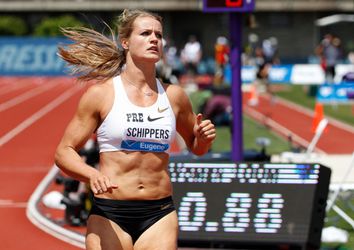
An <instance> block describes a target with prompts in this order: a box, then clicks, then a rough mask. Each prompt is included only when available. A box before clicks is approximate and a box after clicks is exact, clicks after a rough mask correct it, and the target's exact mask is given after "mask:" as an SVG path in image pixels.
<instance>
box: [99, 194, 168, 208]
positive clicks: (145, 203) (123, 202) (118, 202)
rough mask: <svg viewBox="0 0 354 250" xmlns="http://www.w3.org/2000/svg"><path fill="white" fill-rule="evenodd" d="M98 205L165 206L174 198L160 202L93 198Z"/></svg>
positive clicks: (163, 199) (159, 200)
mask: <svg viewBox="0 0 354 250" xmlns="http://www.w3.org/2000/svg"><path fill="white" fill-rule="evenodd" d="M93 200H94V202H95V203H96V204H102V205H113V206H120V207H122V206H135V207H139V206H142V207H144V206H149V205H164V204H165V203H168V202H172V201H173V200H172V196H168V197H165V198H162V199H158V200H114V199H106V198H98V197H93Z"/></svg>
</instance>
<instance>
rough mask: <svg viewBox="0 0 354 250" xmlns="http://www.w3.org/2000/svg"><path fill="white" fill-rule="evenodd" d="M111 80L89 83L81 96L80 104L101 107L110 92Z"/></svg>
mask: <svg viewBox="0 0 354 250" xmlns="http://www.w3.org/2000/svg"><path fill="white" fill-rule="evenodd" d="M112 88H113V83H112V80H111V79H110V80H107V81H105V82H99V83H94V84H91V85H90V86H89V87H88V88H87V89H86V91H85V92H84V94H83V95H82V97H81V100H80V104H81V105H83V106H86V107H90V106H91V107H97V108H99V107H102V106H103V105H104V103H105V102H106V101H108V100H107V99H108V98H107V97H108V96H110V95H111V94H112Z"/></svg>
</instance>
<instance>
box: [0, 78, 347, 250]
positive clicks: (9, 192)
mask: <svg viewBox="0 0 354 250" xmlns="http://www.w3.org/2000/svg"><path fill="white" fill-rule="evenodd" d="M84 90H85V88H84V87H82V86H80V85H78V84H76V83H75V82H74V81H73V80H72V79H70V78H60V77H58V78H40V77H32V78H5V77H2V78H0V124H1V125H0V190H1V194H0V221H1V227H0V237H1V238H0V239H1V249H6V250H20V249H21V250H22V249H36V250H47V249H51V250H56V249H58V250H59V249H60V250H62V249H66V250H73V249H79V248H78V247H75V246H72V245H70V244H68V243H65V242H63V241H61V240H59V239H57V238H54V237H52V236H51V235H49V234H47V233H45V232H43V231H42V230H40V229H38V228H37V227H36V226H34V225H33V224H32V223H31V222H30V221H29V220H28V218H27V217H26V206H27V201H28V200H29V198H30V196H31V195H32V193H33V191H34V190H35V189H36V187H37V186H38V184H39V183H40V181H41V180H42V179H43V178H44V176H45V175H46V174H47V172H48V171H49V170H50V168H51V167H52V165H53V154H54V152H55V148H56V146H57V144H58V142H59V140H60V138H61V136H62V134H63V132H64V129H65V127H66V125H67V124H68V122H69V120H70V119H71V117H72V115H73V113H74V110H75V107H76V106H77V103H78V101H79V98H80V96H81V95H82V93H83V92H84ZM244 112H246V113H249V114H252V115H253V116H254V117H256V118H257V117H258V118H259V119H261V120H262V119H263V122H264V121H265V120H264V119H265V118H264V117H266V116H264V115H265V114H266V115H267V116H268V118H267V119H266V120H267V122H269V121H270V119H269V118H271V119H274V121H276V122H279V123H282V125H283V126H284V127H286V128H288V129H289V130H290V129H294V131H295V132H293V133H294V134H295V133H300V136H299V137H303V138H304V139H305V140H310V139H311V138H312V133H311V132H310V128H311V125H310V124H311V122H312V118H309V117H306V116H305V115H304V114H301V113H302V112H297V113H296V115H295V113H292V112H295V111H293V110H292V109H290V108H289V106H286V105H283V104H280V103H278V102H277V103H276V105H273V106H269V105H267V100H266V99H261V103H260V105H259V106H257V107H250V106H247V105H244ZM262 114H263V116H262ZM300 121H301V122H304V123H299V124H298V122H300ZM272 124H273V123H272ZM299 128H303V129H302V130H301V131H302V132H301V131H300V130H299ZM302 133H303V134H302ZM326 138H327V139H325V138H324V137H323V138H321V140H320V142H319V146H320V149H321V150H323V151H326V152H328V153H351V152H352V151H353V141H354V140H352V139H353V132H352V130H351V132H349V133H348V132H343V131H338V132H337V129H336V127H335V126H334V124H330V128H329V132H328V134H327V135H326ZM348 138H349V140H350V143H349V142H348ZM339 143H340V145H339ZM335 145H337V146H335ZM338 145H339V146H338ZM175 149H176V147H175Z"/></svg>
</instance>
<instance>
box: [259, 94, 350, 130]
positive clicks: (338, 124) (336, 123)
mask: <svg viewBox="0 0 354 250" xmlns="http://www.w3.org/2000/svg"><path fill="white" fill-rule="evenodd" d="M265 98H266V99H268V100H269V99H270V98H269V97H265ZM276 98H277V99H276V100H277V102H279V103H280V104H282V105H284V106H286V107H289V108H291V109H294V110H296V111H297V112H299V113H303V114H305V115H307V116H309V117H314V114H315V112H314V111H312V110H310V109H309V108H306V107H303V106H300V105H299V104H296V103H293V102H290V101H288V100H286V99H283V98H280V97H276ZM325 116H326V114H325ZM326 119H327V120H328V121H329V123H330V124H332V125H333V126H336V127H338V128H340V129H343V130H346V131H348V132H350V133H354V127H353V126H351V125H349V124H346V123H344V122H342V121H339V120H337V119H334V118H331V117H328V116H326Z"/></svg>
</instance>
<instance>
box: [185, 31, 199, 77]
mask: <svg viewBox="0 0 354 250" xmlns="http://www.w3.org/2000/svg"><path fill="white" fill-rule="evenodd" d="M201 59H202V46H201V45H200V43H199V42H198V40H197V37H196V36H195V35H190V36H189V38H188V42H187V43H186V44H185V45H184V47H183V49H182V51H181V61H182V63H183V65H184V68H185V71H186V73H187V74H189V75H192V76H194V75H196V74H197V73H198V65H199V63H200V61H201Z"/></svg>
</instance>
